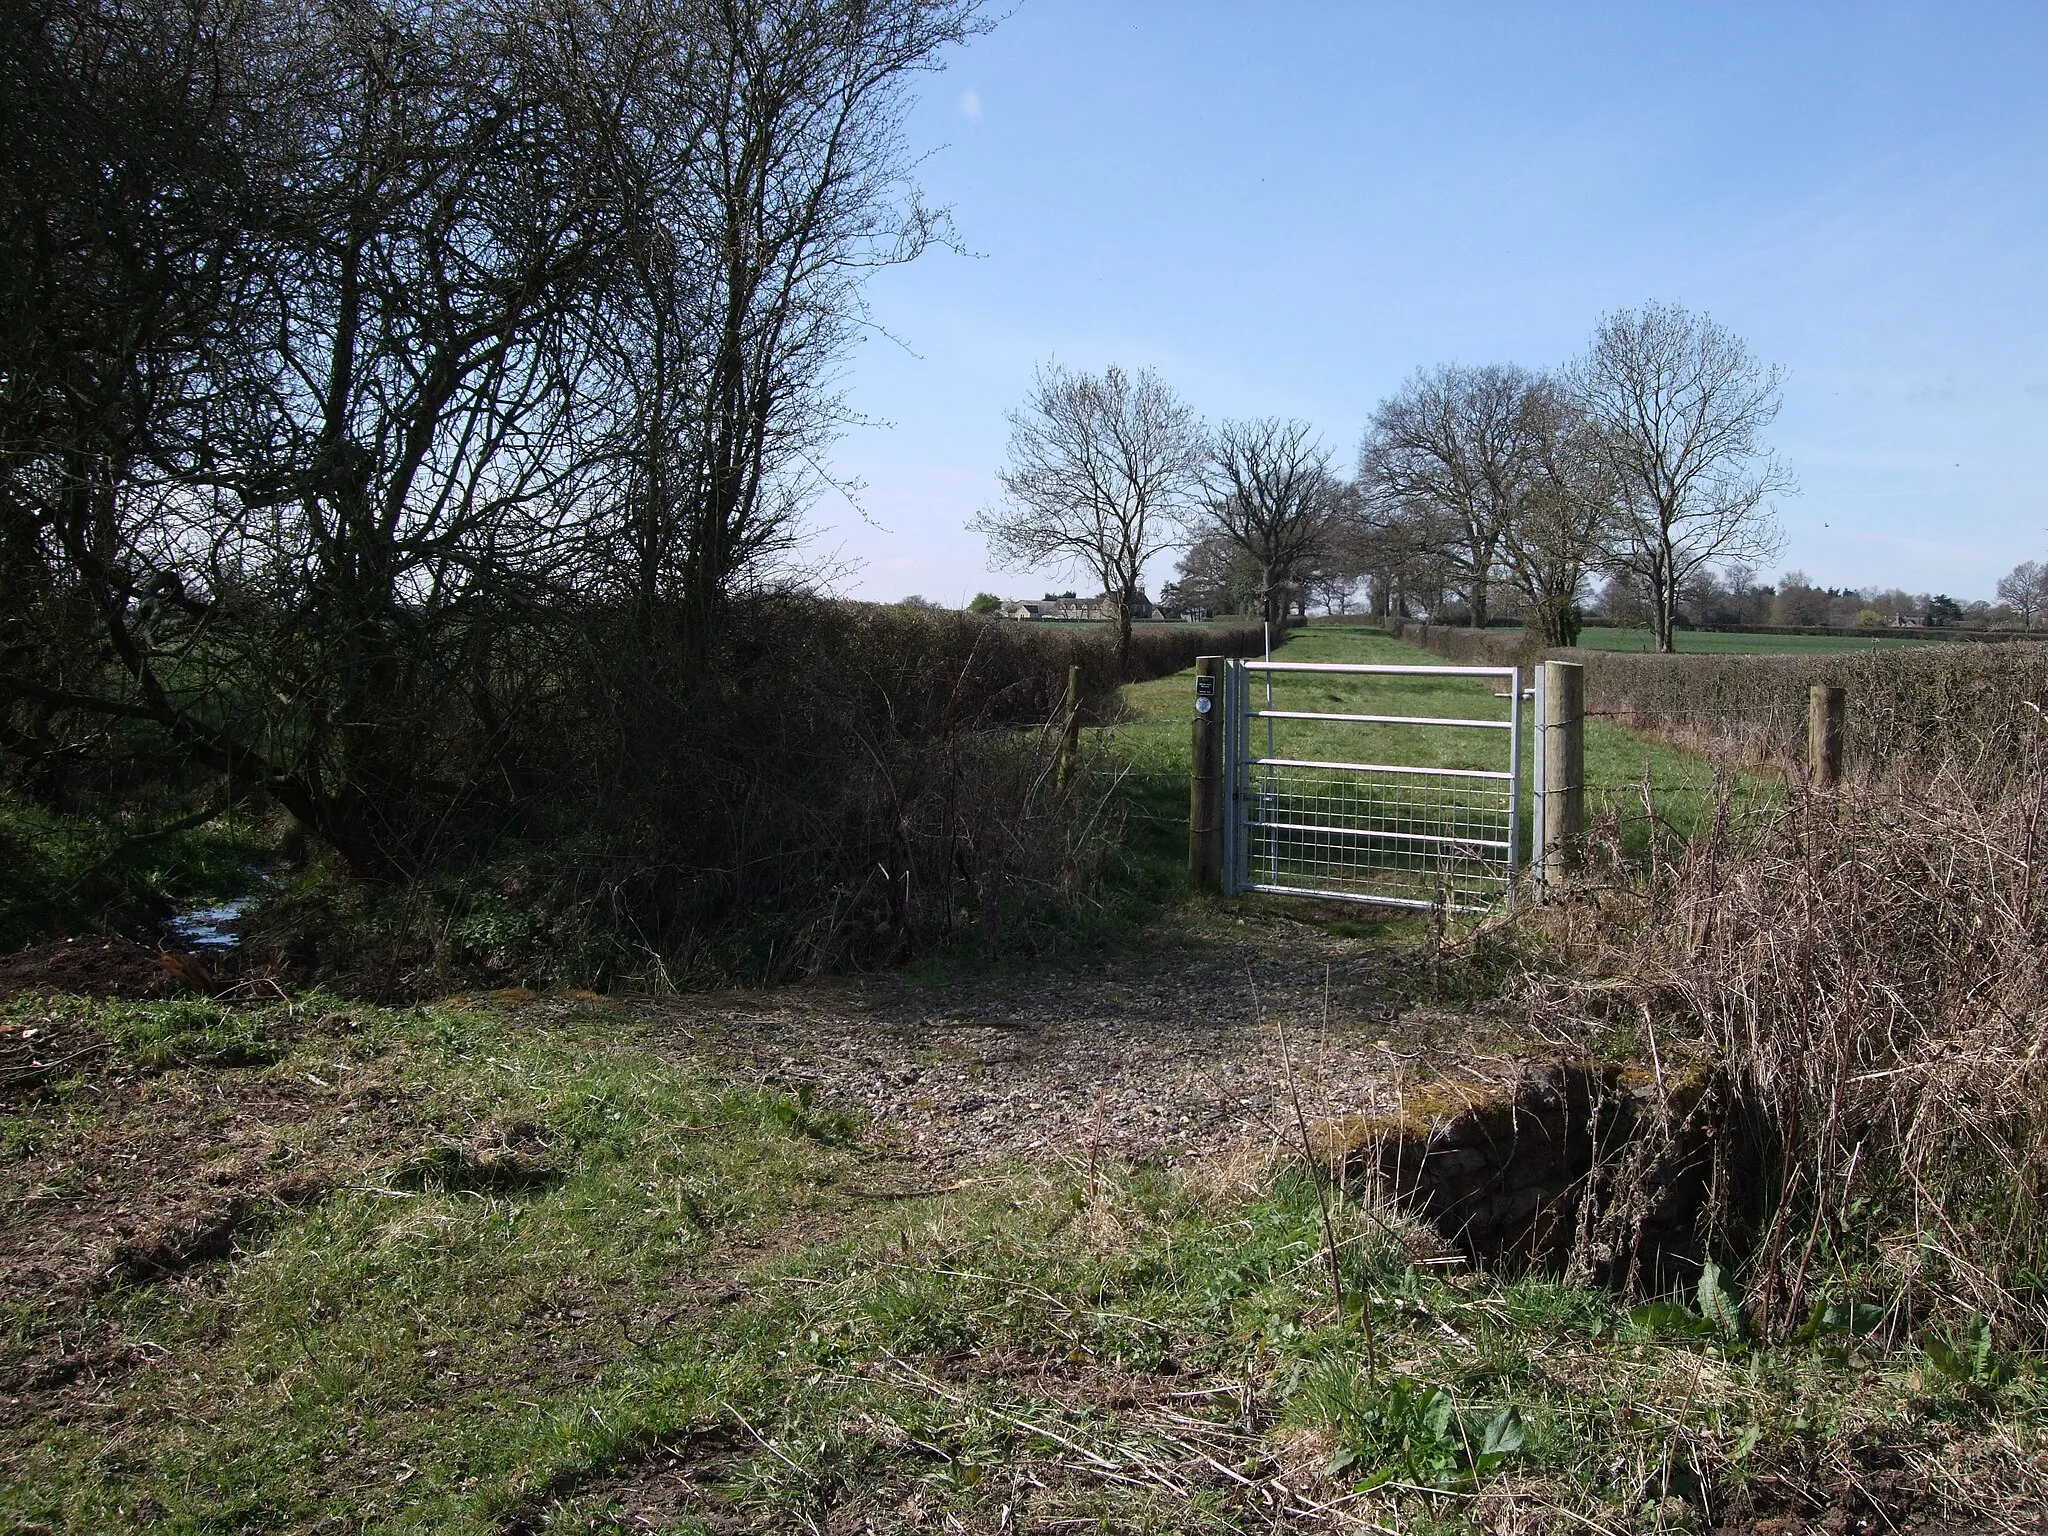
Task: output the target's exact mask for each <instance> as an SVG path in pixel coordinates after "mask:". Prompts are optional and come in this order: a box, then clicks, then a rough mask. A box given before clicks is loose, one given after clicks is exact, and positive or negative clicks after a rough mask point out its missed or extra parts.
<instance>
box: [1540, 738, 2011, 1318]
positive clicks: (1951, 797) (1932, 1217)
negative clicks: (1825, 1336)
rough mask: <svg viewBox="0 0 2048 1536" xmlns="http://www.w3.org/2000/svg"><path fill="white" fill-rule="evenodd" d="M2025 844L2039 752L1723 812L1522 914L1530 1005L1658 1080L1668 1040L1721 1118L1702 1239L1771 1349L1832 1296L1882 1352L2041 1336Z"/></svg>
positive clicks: (1666, 1063)
mask: <svg viewBox="0 0 2048 1536" xmlns="http://www.w3.org/2000/svg"><path fill="white" fill-rule="evenodd" d="M2044 830H2048V744H2044V742H2043V741H2042V739H2041V737H2040V734H2039V733H2038V732H2036V733H2033V734H2031V735H2030V737H2029V739H2028V740H2027V741H2025V742H2024V743H2019V744H2015V745H2014V746H2012V747H2011V749H2010V751H2009V753H2001V754H1999V755H1997V756H1996V757H1993V756H1989V755H1985V754H1978V755H1976V756H1975V757H1974V758H1973V759H1971V760H1968V761H1964V760H1961V759H1952V760H1951V761H1949V762H1948V763H1946V764H1944V765H1942V766H1941V767H1939V768H1937V769H1936V770H1934V771H1933V772H1932V773H1912V772H1898V773H1894V774H1891V775H1888V776H1886V777H1883V778H1881V779H1877V780H1875V781H1866V782H1864V783H1862V784H1859V785H1855V786H1852V787H1850V788H1847V789H1844V790H1842V791H1839V792H1834V793H1819V792H1812V791H1808V790H1804V789H1800V788H1798V787H1793V788H1791V789H1789V790H1788V792H1787V795H1786V797H1785V799H1784V800H1783V801H1782V802H1781V803H1780V804H1779V805H1778V806H1777V807H1775V808H1774V809H1772V810H1769V811H1767V812H1763V813H1753V814H1752V815H1751V816H1749V817H1747V818H1740V817H1731V816H1730V815H1728V814H1726V807H1725V806H1724V807H1723V808H1722V814H1717V815H1716V816H1715V817H1714V818H1713V819H1712V821H1711V823H1710V825H1709V826H1708V827H1706V828H1705V829H1703V831H1702V832H1701V833H1700V834H1699V835H1697V836H1696V837H1695V838H1694V839H1693V840H1692V841H1691V843H1690V844H1689V845H1687V846H1684V847H1682V848H1667V849H1666V850H1664V853H1665V856H1664V857H1661V858H1659V859H1657V860H1656V861H1655V862H1654V863H1653V865H1652V867H1651V868H1650V869H1648V870H1646V871H1639V872H1638V873H1637V875H1636V876H1635V882H1634V885H1633V887H1632V888H1631V889H1629V890H1627V891H1625V892H1622V893H1620V894H1618V895H1617V894H1616V893H1613V892H1609V893H1608V894H1607V895H1606V896H1605V897H1604V899H1603V900H1602V901H1601V902H1600V904H1599V905H1598V906H1593V905H1586V906H1581V907H1579V908H1576V909H1560V910H1556V911H1552V912H1548V913H1545V914H1544V915H1543V916H1542V917H1541V918H1540V919H1539V921H1541V922H1542V923H1543V924H1545V925H1546V926H1547V927H1548V928H1549V929H1550V931H1551V933H1552V934H1553V936H1554V937H1555V938H1556V939H1557V940H1559V941H1561V942H1560V944H1559V948H1560V950H1561V951H1562V952H1563V954H1564V955H1565V956H1566V957H1567V959H1568V964H1567V966H1566V967H1565V974H1566V975H1567V976H1568V978H1569V979H1568V980H1567V981H1565V982H1564V983H1563V984H1561V985H1560V984H1557V983H1555V982H1554V981H1539V982H1538V983H1537V994H1538V1005H1539V1007H1540V1008H1542V1009H1544V1010H1548V1011H1551V1012H1553V1013H1576V1014H1578V1015H1580V1016H1584V1015H1586V1014H1589V1013H1597V1014H1602V1015H1605V1016H1606V1017H1608V1018H1611V1019H1615V1020H1616V1021H1617V1022H1618V1023H1623V1024H1625V1025H1626V1026H1627V1027H1630V1028H1639V1027H1645V1025H1647V1027H1653V1028H1656V1029H1658V1030H1659V1031H1661V1040H1659V1042H1658V1044H1659V1045H1660V1047H1661V1051H1662V1060H1661V1062H1660V1072H1659V1075H1660V1077H1661V1076H1662V1075H1663V1074H1665V1073H1668V1072H1670V1071H1672V1070H1673V1069H1674V1066H1677V1065H1680V1064H1679V1063H1677V1062H1675V1061H1674V1045H1676V1046H1677V1047H1678V1049H1680V1050H1682V1051H1684V1052H1685V1053H1686V1054H1687V1055H1688V1056H1689V1057H1690V1060H1689V1061H1686V1062H1684V1063H1683V1064H1682V1066H1683V1069H1684V1070H1687V1071H1689V1072H1691V1073H1692V1074H1694V1075H1695V1077H1696V1078H1711V1079H1712V1080H1713V1081H1715V1082H1717V1083H1719V1084H1720V1085H1722V1086H1723V1087H1724V1089H1725V1093H1724V1095H1723V1098H1724V1102H1725V1103H1726V1104H1728V1105H1729V1106H1731V1108H1732V1110H1733V1111H1734V1112H1736V1113H1738V1114H1739V1115H1741V1116H1742V1117H1743V1118H1744V1125H1743V1126H1742V1127H1739V1128H1738V1127H1736V1126H1734V1125H1732V1124H1731V1125H1728V1126H1724V1127H1723V1130H1722V1134H1723V1135H1724V1137H1733V1136H1735V1135H1737V1134H1738V1133H1739V1132H1754V1133H1755V1134H1756V1136H1757V1138H1758V1142H1759V1145H1757V1146H1756V1147H1755V1148H1754V1149H1753V1150H1754V1151H1756V1152H1757V1153H1759V1154H1760V1160H1757V1161H1752V1162H1750V1163H1749V1164H1747V1165H1744V1166H1742V1167H1741V1168H1740V1169H1739V1171H1738V1173H1737V1174H1736V1178H1737V1184H1738V1187H1733V1188H1731V1189H1730V1190H1729V1191H1728V1194H1729V1202H1722V1203H1718V1204H1717V1205H1716V1206H1715V1207H1714V1210H1715V1217H1714V1219H1715V1220H1716V1221H1718V1222H1719V1224H1720V1230H1719V1231H1718V1232H1716V1233H1714V1234H1709V1236H1710V1237H1711V1238H1712V1239H1714V1240H1715V1241H1718V1242H1720V1243H1722V1244H1724V1245H1732V1246H1733V1247H1734V1248H1736V1249H1747V1250H1748V1253H1749V1266H1748V1274H1749V1286H1748V1291H1749V1301H1750V1305H1751V1307H1752V1309H1753V1312H1754V1314H1755V1315H1756V1317H1757V1320H1758V1322H1759V1324H1760V1325H1761V1326H1764V1327H1765V1328H1767V1329H1768V1330H1770V1331H1772V1332H1778V1333H1782V1332H1786V1331H1789V1329H1790V1328H1792V1327H1795V1326H1797V1324H1798V1323H1799V1322H1800V1321H1801V1320H1803V1319H1804V1318H1805V1317H1806V1316H1808V1315H1809V1313H1810V1310H1811V1308H1812V1307H1813V1306H1814V1305H1815V1304H1816V1303H1818V1302H1819V1301H1821V1300H1823V1299H1826V1298H1829V1297H1834V1296H1838V1295H1839V1294H1840V1293H1842V1292H1845V1291H1851V1290H1853V1291H1855V1292H1856V1293H1857V1294H1858V1297H1859V1299H1863V1300H1871V1301H1877V1302H1880V1303H1881V1304H1883V1305H1885V1306H1886V1308H1887V1313H1888V1317H1889V1319H1890V1323H1891V1326H1892V1328H1893V1329H1894V1331H1895V1332H1899V1331H1904V1330H1907V1329H1910V1328H1911V1327H1914V1326H1917V1324H1918V1322H1919V1321H1920V1320H1921V1319H1923V1318H1924V1317H1926V1316H1927V1315H1929V1314H1930V1313H1935V1312H1951V1313H1969V1312H1974V1313H1978V1314H1982V1315H1984V1316H1986V1317H1990V1318H1993V1319H1995V1320H2000V1321H2001V1322H2002V1323H2004V1324H2005V1325H2006V1326H2008V1327H2010V1328H2013V1329H2016V1330H2020V1331H2023V1332H2024V1333H2025V1335H2026V1336H2027V1337H2028V1338H2030V1339H2041V1338H2048V1302H2044V1300H2043V1296H2042V1282H2043V1278H2044V1277H2048V1222H2044V1210H2048V965H2044V957H2048V903H2044V901H2043V894H2044V893H2043V891H2042V880H2043V878H2044V877H2048V869H2044V866H2043V860H2042V851H2043V848H2042V845H2043V835H2044ZM1639 1020H1640V1021H1644V1024H1639V1023H1638V1021H1639ZM1722 1155H1723V1157H1727V1156H1728V1155H1729V1148H1728V1146H1727V1145H1726V1144H1725V1141H1724V1146H1723V1151H1722ZM1729 1166H1730V1167H1731V1168H1734V1167H1736V1165H1735V1164H1734V1163H1730V1165H1729ZM1730 1202H1732V1209H1731V1204H1730ZM1745 1217H1746V1219H1745Z"/></svg>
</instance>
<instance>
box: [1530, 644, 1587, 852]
mask: <svg viewBox="0 0 2048 1536" xmlns="http://www.w3.org/2000/svg"><path fill="white" fill-rule="evenodd" d="M1585 699H1586V669H1585V667H1584V666H1583V665H1582V664H1580V663H1579V662H1576V661H1546V662H1544V663H1543V804H1542V806H1541V807H1540V815H1541V817H1542V833H1543V847H1542V852H1541V853H1540V854H1539V855H1538V863H1539V868H1540V869H1541V871H1542V877H1543V885H1544V888H1545V889H1546V890H1550V889H1553V888H1555V887H1556V886H1558V885H1560V884H1562V883H1563V881H1564V878H1565V876H1566V874H1567V873H1568V872H1569V871H1570V870H1571V869H1572V868H1573V867H1574V866H1576V865H1577V864H1578V862H1579V841H1580V838H1581V837H1582V836H1583V835H1584V833H1585V829H1586V707H1585Z"/></svg>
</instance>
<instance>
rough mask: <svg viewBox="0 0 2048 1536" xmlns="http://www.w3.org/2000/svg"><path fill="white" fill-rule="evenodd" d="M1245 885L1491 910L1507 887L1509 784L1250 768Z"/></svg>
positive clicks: (1507, 781)
mask: <svg viewBox="0 0 2048 1536" xmlns="http://www.w3.org/2000/svg"><path fill="white" fill-rule="evenodd" d="M1243 794H1244V796H1245V800H1244V823H1243V825H1244V835H1245V845H1244V859H1245V864H1244V877H1245V880H1246V882H1247V883H1248V884H1250V885H1252V886H1254V887H1256V886H1286V887H1289V888H1292V889H1299V890H1312V891H1327V892H1330V893H1332V894H1337V895H1346V896H1366V897H1378V898H1381V899H1384V900H1392V901H1402V902H1420V903H1433V902H1435V901H1436V900H1438V899H1439V898H1440V899H1442V900H1443V901H1444V902H1445V904H1446V905H1448V906H1450V907H1453V908H1465V907H1472V908H1477V907H1486V906H1491V905H1492V904H1494V903H1495V902H1497V901H1499V900H1500V899H1501V898H1502V897H1503V896H1504V895H1505V894H1506V893H1507V889H1508V884H1509V875H1508V868H1509V866H1508V863H1507V845H1508V835H1509V828H1510V820H1509V816H1510V811H1511V809H1512V801H1513V796H1514V786H1513V782H1512V781H1511V780H1510V779H1509V778H1508V777H1507V776H1506V775H1502V776H1501V777H1500V778H1462V777H1456V776H1451V775H1443V776H1437V775H1429V774H1412V773H1385V772H1372V771H1358V770H1347V771H1344V772H1341V773H1333V772H1327V771H1318V770H1315V769H1306V768H1282V767H1270V766H1265V765H1252V766H1250V767H1249V768H1248V770H1247V778H1246V780H1245V781H1244V788H1243Z"/></svg>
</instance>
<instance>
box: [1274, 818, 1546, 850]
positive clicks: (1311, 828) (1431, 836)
mask: <svg viewBox="0 0 2048 1536" xmlns="http://www.w3.org/2000/svg"><path fill="white" fill-rule="evenodd" d="M1244 824H1245V825H1246V826H1248V827H1265V828H1266V829H1267V830H1269V831H1273V832H1320V833H1323V834H1325V835H1327V836H1330V837H1376V838H1379V839H1381V840H1382V841H1384V842H1389V843H1439V844H1448V845H1450V846H1451V847H1455V848H1505V847H1507V844H1506V843H1505V842H1501V841H1498V840H1496V839H1494V838H1490V837H1441V836H1439V835H1437V834H1436V833H1434V832H1383V831H1381V830H1380V829H1379V828H1377V827H1323V826H1317V825H1315V824H1314V823H1312V822H1306V821H1253V820H1252V819H1251V818H1250V817H1249V816H1247V817H1246V818H1245V823H1244Z"/></svg>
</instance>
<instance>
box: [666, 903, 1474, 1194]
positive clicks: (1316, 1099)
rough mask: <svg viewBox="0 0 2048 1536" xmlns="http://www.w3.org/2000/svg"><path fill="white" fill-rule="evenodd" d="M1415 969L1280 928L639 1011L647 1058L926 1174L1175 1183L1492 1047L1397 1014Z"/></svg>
mask: <svg viewBox="0 0 2048 1536" xmlns="http://www.w3.org/2000/svg"><path fill="white" fill-rule="evenodd" d="M1414 964H1415V962H1414V961H1413V959H1412V958H1410V957H1407V956H1404V955H1403V954H1401V953H1400V952H1398V951H1395V950H1391V949H1389V948H1388V947H1386V946H1384V945H1375V944H1372V943H1369V942H1364V941H1356V940H1340V939H1332V938H1330V937H1329V936H1328V935H1327V934H1324V933H1322V932H1321V931H1320V930H1315V929H1309V928H1305V927H1302V926H1301V925H1298V924H1293V923H1284V922H1283V923H1280V924H1277V925H1274V924H1269V925H1267V926H1266V927H1264V928H1262V929H1255V930H1251V931H1248V932H1244V933H1241V934H1239V935H1235V936H1230V935H1226V936H1221V937H1218V938H1215V939H1214V940H1212V941H1211V942H1207V943H1202V944H1181V943H1174V944H1171V945H1162V946H1160V947H1159V948H1157V949H1155V950H1154V951H1153V952H1151V953H1149V954H1144V955H1139V956H1135V957H1122V958H1118V959H1116V960H1110V961H1103V962H1098V963H1095V964H1091V965H1087V966H1080V967H1074V968H1071V969H1065V970H1060V971H1034V972H1028V973H1018V974H1013V975H1003V976H993V977H991V976H982V977H975V978H973V979H971V980H966V981H961V982H957V983H942V984H937V985H930V986H919V985H916V984H913V983H909V982H906V981H903V980H901V979H897V978H883V979H880V980H876V981H870V982H867V983H864V984H860V985H838V986H829V987H815V988H803V989H791V990H786V991H781V992H774V993H752V994H744V993H742V994H720V995H715V996H711V997H699V998H680V999H667V1000H659V1001H656V1000H636V1001H635V1002H634V1004H633V1007H634V1010H635V1011H636V1012H638V1013H641V1014H642V1015H644V1016H646V1017H650V1018H653V1019H656V1020H658V1021H659V1022H660V1023H661V1025H662V1026H663V1027H664V1028H665V1029H666V1030H667V1031H669V1032H670V1034H669V1038H668V1040H667V1042H666V1045H665V1049H667V1050H668V1051H671V1052H674V1053H676V1054H678V1055H682V1056H687V1057H688V1058H690V1059H692V1060H694V1061H695V1062H697V1063H698V1064H700V1065H702V1066H703V1067H704V1068H706V1069H707V1070H710V1071H712V1072H714V1073H718V1074H721V1075H735V1076H743V1077H751V1078H753V1079H755V1080H758V1081H763V1082H766V1083H769V1084H771V1085H773V1086H777V1087H780V1088H782V1089H784V1090H785V1091H804V1090H808V1092H809V1093H810V1094H811V1096H812V1100H813V1102H815V1103H817V1104H819V1105H821V1106H824V1107H829V1108H838V1109H844V1110H848V1111H852V1112H854V1113H856V1114H858V1115H860V1116H862V1117H863V1118H869V1119H872V1120H873V1121H874V1122H875V1124H876V1126H877V1127H878V1129H883V1128H885V1129H886V1131H887V1132H888V1133H890V1134H892V1135H895V1136H898V1137H900V1138H902V1140H903V1141H904V1142H905V1144H906V1150H908V1151H910V1152H912V1153H913V1154H914V1155H915V1156H916V1157H918V1158H919V1159H920V1160H921V1161H923V1162H926V1163H928V1164H930V1165H932V1166H933V1167H934V1168H950V1167H955V1166H965V1165H970V1164H975V1163H986V1162H990V1161H996V1160H1004V1159H1021V1160H1025V1161H1031V1162H1047V1161H1066V1162H1070V1163H1074V1164H1077V1165H1078V1164H1085V1163H1086V1162H1087V1160H1088V1159H1089V1156H1090V1154H1091V1151H1092V1152H1093V1153H1094V1154H1095V1155H1096V1156H1097V1157H1098V1158H1100V1159H1104V1160H1114V1161H1117V1162H1121V1163H1124V1164H1142V1163H1173V1162H1176V1161H1179V1160H1182V1159H1185V1158H1188V1157H1191V1156H1208V1155H1213V1154H1216V1153H1218V1152H1222V1151H1225V1150H1228V1149H1232V1148H1238V1147H1246V1146H1256V1145H1259V1144H1269V1143H1271V1142H1273V1141H1274V1140H1275V1139H1278V1138H1283V1137H1284V1138H1286V1139H1289V1140H1291V1139H1292V1137H1293V1136H1294V1134H1295V1131H1294V1109H1293V1101H1292V1097H1291V1094H1290V1086H1289V1079H1288V1073H1287V1069H1286V1064H1285V1063H1286V1060H1287V1059H1288V1058H1289V1057H1291V1059H1292V1062H1293V1066H1294V1069H1295V1084H1296V1087H1297V1088H1298V1091H1299V1093H1300V1097H1301V1104H1302V1108H1303V1110H1304V1112H1305V1113H1306V1114H1307V1115H1308V1116H1309V1117H1310V1118H1314V1117H1316V1116H1319V1115H1322V1114H1327V1113H1336V1112H1345V1111H1353V1110H1371V1109H1373V1108H1375V1107H1377V1106H1383V1105H1387V1104H1390V1103H1391V1101H1392V1099H1393V1098H1394V1096H1395V1095H1396V1094H1397V1093H1398V1085H1399V1083H1400V1082H1402V1081H1404V1080H1407V1079H1412V1078H1413V1077H1414V1075H1415V1074H1416V1073H1417V1072H1418V1071H1419V1070H1421V1071H1428V1070H1435V1069H1438V1068H1440V1067H1443V1066H1447V1065H1450V1064H1452V1063H1454V1062H1460V1063H1461V1062H1464V1061H1467V1060H1469V1059H1471V1058H1472V1057H1473V1056H1474V1055H1475V1054H1479V1053H1483V1051H1484V1041H1485V1040H1486V1038H1487V1037H1488V1035H1489V1034H1493V1033H1497V1030H1493V1029H1491V1028H1490V1027H1486V1026H1481V1025H1475V1023H1474V1022H1473V1021H1472V1020H1470V1019H1467V1018H1464V1017H1461V1016H1459V1015H1457V1014H1455V1013H1452V1012H1449V1011H1445V1010H1439V1009H1434V1008H1429V1007H1415V1006H1411V1005H1410V1004H1409V1002H1408V1001H1407V1000H1406V999H1407V996H1408V995H1409V994H1410V993H1411V992H1412V991H1413V990H1414V986H1413V984H1414V980H1415V978H1414V975H1413V968H1414Z"/></svg>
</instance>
